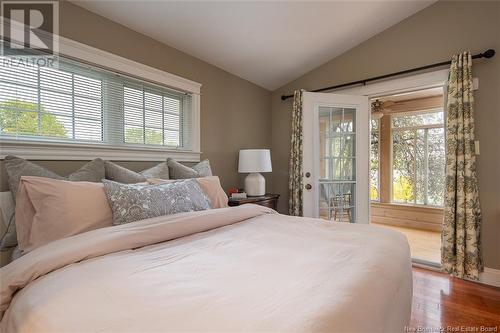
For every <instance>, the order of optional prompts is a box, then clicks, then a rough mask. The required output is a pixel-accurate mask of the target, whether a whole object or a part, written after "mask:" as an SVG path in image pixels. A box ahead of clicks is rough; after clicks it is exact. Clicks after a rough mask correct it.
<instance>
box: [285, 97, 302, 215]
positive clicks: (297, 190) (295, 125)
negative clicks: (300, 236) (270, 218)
mask: <svg viewBox="0 0 500 333" xmlns="http://www.w3.org/2000/svg"><path fill="white" fill-rule="evenodd" d="M302 177H303V175H302V90H296V91H295V92H294V94H293V107H292V143H291V147H290V169H289V180H288V213H289V214H290V215H294V216H302Z"/></svg>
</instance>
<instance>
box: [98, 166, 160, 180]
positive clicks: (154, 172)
mask: <svg viewBox="0 0 500 333" xmlns="http://www.w3.org/2000/svg"><path fill="white" fill-rule="evenodd" d="M104 165H105V169H106V179H109V180H113V181H115V182H119V183H124V184H134V183H142V182H145V181H146V180H147V179H148V178H160V179H168V166H167V163H166V162H162V163H160V164H158V165H155V166H154V167H152V168H149V169H147V170H143V171H141V172H135V171H132V170H129V169H127V168H125V167H122V166H119V165H118V164H115V163H113V162H109V161H105V162H104Z"/></svg>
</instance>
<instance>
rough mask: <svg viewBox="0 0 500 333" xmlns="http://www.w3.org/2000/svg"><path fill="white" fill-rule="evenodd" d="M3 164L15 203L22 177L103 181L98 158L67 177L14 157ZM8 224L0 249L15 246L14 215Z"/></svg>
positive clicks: (10, 157) (6, 158) (101, 161)
mask: <svg viewBox="0 0 500 333" xmlns="http://www.w3.org/2000/svg"><path fill="white" fill-rule="evenodd" d="M4 163H5V170H6V171H7V181H8V183H9V189H10V192H11V193H12V199H13V201H14V202H15V201H16V195H17V192H18V188H19V182H20V180H21V177H22V176H38V177H46V178H52V179H61V180H63V179H68V180H72V181H89V182H100V181H101V179H103V178H104V176H105V172H104V161H103V160H102V159H100V158H96V159H94V160H92V161H90V162H88V163H87V164H85V165H84V166H83V167H81V168H80V169H78V170H77V171H75V172H73V173H72V174H70V175H69V176H68V177H62V176H59V175H58V174H56V173H54V172H52V171H50V170H47V169H45V168H44V167H41V166H39V165H37V164H35V163H32V162H30V161H27V160H25V159H23V158H20V157H16V156H10V155H8V156H5V161H4ZM6 221H7V220H6ZM8 223H9V230H8V232H7V233H6V234H4V235H3V236H2V240H1V242H0V249H3V248H7V247H14V246H16V245H17V232H16V224H15V217H14V214H12V215H9V219H8Z"/></svg>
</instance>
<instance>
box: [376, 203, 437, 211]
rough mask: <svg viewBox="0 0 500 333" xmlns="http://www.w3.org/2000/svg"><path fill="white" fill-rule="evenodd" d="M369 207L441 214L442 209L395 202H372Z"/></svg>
mask: <svg viewBox="0 0 500 333" xmlns="http://www.w3.org/2000/svg"><path fill="white" fill-rule="evenodd" d="M371 205H374V206H378V207H391V208H396V209H398V208H399V209H404V210H427V211H436V212H442V211H443V207H437V206H425V205H411V204H403V203H395V202H380V201H372V202H371Z"/></svg>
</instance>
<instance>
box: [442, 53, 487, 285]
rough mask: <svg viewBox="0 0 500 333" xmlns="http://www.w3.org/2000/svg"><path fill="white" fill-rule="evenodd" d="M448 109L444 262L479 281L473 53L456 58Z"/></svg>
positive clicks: (450, 270) (446, 266)
mask: <svg viewBox="0 0 500 333" xmlns="http://www.w3.org/2000/svg"><path fill="white" fill-rule="evenodd" d="M447 108H448V113H447V119H446V191H445V203H444V222H443V230H442V234H441V239H442V245H441V263H442V265H443V268H444V269H445V270H446V271H447V272H448V273H450V274H453V275H455V276H457V277H460V278H468V279H473V280H478V279H479V273H480V272H481V271H482V270H483V262H482V257H481V249H480V228H481V209H480V206H479V188H478V182H477V176H476V156H475V151H474V97H473V92H472V58H471V55H470V53H469V52H464V53H462V54H459V55H455V56H453V59H452V63H451V68H450V75H449V79H448V102H447Z"/></svg>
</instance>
